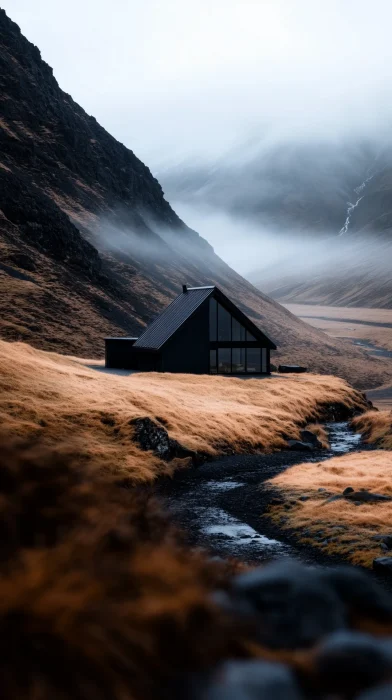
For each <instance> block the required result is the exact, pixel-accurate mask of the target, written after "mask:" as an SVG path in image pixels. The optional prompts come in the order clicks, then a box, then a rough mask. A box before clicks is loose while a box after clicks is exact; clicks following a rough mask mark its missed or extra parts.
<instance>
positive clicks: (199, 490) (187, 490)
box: [160, 423, 361, 564]
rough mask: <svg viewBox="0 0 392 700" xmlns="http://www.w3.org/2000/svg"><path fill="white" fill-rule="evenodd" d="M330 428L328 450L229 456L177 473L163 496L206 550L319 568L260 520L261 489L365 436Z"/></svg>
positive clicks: (244, 558)
mask: <svg viewBox="0 0 392 700" xmlns="http://www.w3.org/2000/svg"><path fill="white" fill-rule="evenodd" d="M326 427H327V429H328V433H329V439H330V449H329V450H323V451H315V452H296V453H294V452H278V453H273V454H256V455H233V456H230V457H224V458H222V459H220V460H216V461H214V462H208V463H206V464H204V465H202V466H200V467H198V468H196V469H193V470H190V471H184V472H180V473H178V475H177V476H175V477H174V478H173V480H172V481H170V483H168V484H166V485H165V486H163V488H162V489H161V492H160V495H161V496H162V497H163V498H164V500H165V502H166V507H168V509H169V511H170V512H171V514H172V516H173V519H174V520H175V521H176V522H177V523H178V524H179V525H180V526H181V527H182V529H183V531H184V532H185V534H186V537H187V539H188V541H189V542H190V543H191V544H192V545H195V546H202V547H205V548H207V549H208V550H209V551H210V552H211V553H212V555H215V556H222V557H225V558H227V557H235V558H237V559H240V560H242V561H245V562H248V563H259V562H262V561H267V560H270V559H275V558H277V557H294V558H297V559H300V560H301V561H303V562H306V563H313V564H314V563H318V561H317V559H316V557H317V556H318V555H317V554H316V553H315V552H314V551H313V550H311V548H307V549H306V548H303V547H300V546H296V545H292V544H289V543H287V542H284V541H282V540H281V539H280V537H281V535H280V533H279V532H278V533H276V532H275V531H273V528H274V526H272V525H268V523H267V521H265V520H264V521H263V520H262V519H261V517H260V516H261V514H262V512H263V509H264V508H265V506H266V505H267V503H266V502H264V503H263V492H262V490H261V489H260V488H259V486H260V484H261V483H262V482H263V481H265V480H266V479H269V478H271V477H273V476H275V475H276V474H278V473H280V472H282V471H284V470H285V469H287V468H288V467H290V466H293V465H294V464H299V463H301V462H305V461H309V462H314V461H317V462H320V461H324V460H326V459H328V458H330V457H332V456H337V455H342V454H346V453H348V452H350V451H353V450H355V449H358V447H359V443H360V440H361V436H360V435H359V434H356V433H353V432H352V431H351V430H350V429H349V427H348V423H331V424H328V425H327V426H326ZM264 500H265V499H264ZM275 530H276V528H275Z"/></svg>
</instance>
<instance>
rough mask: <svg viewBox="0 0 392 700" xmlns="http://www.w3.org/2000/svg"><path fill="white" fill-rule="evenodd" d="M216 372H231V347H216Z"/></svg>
mask: <svg viewBox="0 0 392 700" xmlns="http://www.w3.org/2000/svg"><path fill="white" fill-rule="evenodd" d="M218 372H219V374H230V373H231V349H230V348H219V349H218Z"/></svg>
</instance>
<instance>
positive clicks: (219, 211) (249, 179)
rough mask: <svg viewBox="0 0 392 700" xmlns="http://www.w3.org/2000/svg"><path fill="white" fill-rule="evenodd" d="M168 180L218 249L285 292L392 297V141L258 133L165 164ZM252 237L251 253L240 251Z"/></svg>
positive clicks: (173, 195) (288, 295)
mask: <svg viewBox="0 0 392 700" xmlns="http://www.w3.org/2000/svg"><path fill="white" fill-rule="evenodd" d="M160 180H161V182H162V183H163V186H164V189H165V191H166V193H167V195H168V196H169V198H170V199H171V201H173V202H174V203H175V206H176V208H177V210H178V211H180V212H181V213H182V214H183V215H186V217H187V220H188V221H189V222H190V223H192V224H193V225H194V226H197V227H198V230H202V231H204V233H205V235H207V237H208V238H209V240H211V241H212V242H213V243H214V244H215V246H216V249H217V251H218V252H219V253H220V254H222V255H223V256H224V257H225V259H226V260H228V261H229V262H230V263H231V264H233V265H234V267H236V268H237V269H239V270H240V271H241V272H242V273H243V274H245V275H246V276H248V277H249V279H251V281H253V282H254V283H255V284H256V285H258V286H260V287H261V288H263V289H265V290H267V291H268V292H270V293H272V294H273V295H274V296H275V297H276V298H279V299H284V300H285V301H304V302H314V303H330V304H344V305H347V304H349V305H350V304H353V305H360V306H361V305H362V306H367V305H370V306H381V307H383V306H390V305H392V281H391V275H390V268H391V264H392V148H391V146H390V145H389V144H388V143H386V142H385V141H384V142H380V143H378V142H377V140H376V139H374V138H373V139H370V138H369V139H368V140H367V141H365V140H363V141H362V142H361V141H359V142H358V141H353V140H351V139H350V138H349V137H348V136H347V137H346V138H341V139H338V140H332V139H331V140H326V139H324V140H313V139H310V140H309V141H308V142H306V143H303V142H302V143H301V142H284V143H281V144H274V145H268V144H263V143H262V142H260V143H258V144H257V143H254V144H253V147H252V148H251V150H250V152H249V147H245V146H244V148H243V149H242V151H241V150H240V149H237V150H236V154H235V156H234V154H233V153H228V154H226V155H225V156H222V157H221V158H220V159H219V160H218V161H216V162H215V163H213V164H211V163H208V162H205V163H204V165H203V164H202V163H198V164H197V165H196V166H194V165H192V163H190V162H188V163H182V164H181V165H176V166H173V167H170V168H166V169H164V170H162V172H161V173H160ZM240 241H241V243H242V245H240V244H239V242H240ZM245 241H246V242H247V243H248V246H249V247H250V248H251V250H252V255H249V254H248V253H249V249H248V253H247V254H246V255H243V256H242V255H241V248H242V250H244V246H243V244H244V242H245Z"/></svg>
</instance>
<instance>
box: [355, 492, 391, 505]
mask: <svg viewBox="0 0 392 700" xmlns="http://www.w3.org/2000/svg"><path fill="white" fill-rule="evenodd" d="M346 498H348V499H349V500H350V501H356V502H361V503H378V502H386V501H392V498H391V496H385V495H384V494H382V493H371V492H370V491H366V490H363V491H362V490H361V491H353V492H350V493H349V494H347V496H346Z"/></svg>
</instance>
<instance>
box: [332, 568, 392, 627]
mask: <svg viewBox="0 0 392 700" xmlns="http://www.w3.org/2000/svg"><path fill="white" fill-rule="evenodd" d="M319 576H320V577H321V578H322V580H323V581H324V582H326V583H327V584H328V585H329V586H331V587H332V588H333V589H334V591H335V593H336V594H337V595H338V596H339V598H340V600H341V601H342V603H343V604H344V605H345V606H346V608H347V610H348V612H349V613H350V616H360V617H361V618H362V617H369V618H372V619H375V620H380V621H382V622H386V621H391V622H392V594H391V593H390V592H389V591H386V590H385V589H384V588H383V587H382V586H380V585H379V583H378V582H377V581H376V580H375V579H374V577H373V576H372V575H371V574H370V573H367V572H365V571H361V570H360V569H356V568H355V567H352V566H337V567H334V568H329V569H320V570H319Z"/></svg>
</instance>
